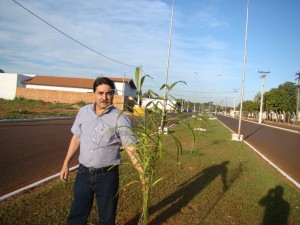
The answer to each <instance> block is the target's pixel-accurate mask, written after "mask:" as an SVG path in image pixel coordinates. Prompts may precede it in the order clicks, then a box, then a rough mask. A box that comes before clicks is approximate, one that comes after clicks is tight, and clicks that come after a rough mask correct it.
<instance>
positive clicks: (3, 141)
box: [0, 119, 77, 196]
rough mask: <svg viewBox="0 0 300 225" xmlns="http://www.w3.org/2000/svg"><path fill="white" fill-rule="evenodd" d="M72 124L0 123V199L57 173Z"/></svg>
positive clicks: (71, 121) (68, 122)
mask: <svg viewBox="0 0 300 225" xmlns="http://www.w3.org/2000/svg"><path fill="white" fill-rule="evenodd" d="M73 121H74V120H72V119H69V120H49V121H36V122H18V123H0V165H1V172H0V196H2V195H5V194H7V193H10V192H12V191H15V190H17V189H20V188H22V187H25V186H27V185H30V184H32V183H34V182H36V181H38V180H41V179H43V178H46V177H48V176H50V175H53V174H56V173H58V172H59V171H60V169H61V166H62V163H63V160H64V158H65V155H66V152H67V150H68V146H69V142H70V138H71V137H72V134H71V131H70V129H71V126H72V123H73ZM76 158H77V157H74V160H73V161H72V163H73V164H75V163H76V161H77V160H76Z"/></svg>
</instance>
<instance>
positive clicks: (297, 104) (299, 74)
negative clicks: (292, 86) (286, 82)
mask: <svg viewBox="0 0 300 225" xmlns="http://www.w3.org/2000/svg"><path fill="white" fill-rule="evenodd" d="M295 76H298V77H296V80H298V85H297V87H298V94H297V103H296V123H297V122H298V118H299V101H300V96H299V95H300V72H299V71H298V73H296V74H295Z"/></svg>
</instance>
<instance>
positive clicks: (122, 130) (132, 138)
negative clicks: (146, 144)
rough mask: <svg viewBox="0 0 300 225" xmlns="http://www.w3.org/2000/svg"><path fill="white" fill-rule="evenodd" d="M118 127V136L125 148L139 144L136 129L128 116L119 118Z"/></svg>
mask: <svg viewBox="0 0 300 225" xmlns="http://www.w3.org/2000/svg"><path fill="white" fill-rule="evenodd" d="M117 126H118V134H119V137H120V139H121V141H122V145H123V146H125V147H127V146H129V145H132V144H136V143H137V142H138V139H137V137H136V135H135V133H134V129H133V128H132V126H131V122H130V120H129V118H128V117H127V116H126V115H124V114H122V115H121V116H120V117H119V118H118V120H117Z"/></svg>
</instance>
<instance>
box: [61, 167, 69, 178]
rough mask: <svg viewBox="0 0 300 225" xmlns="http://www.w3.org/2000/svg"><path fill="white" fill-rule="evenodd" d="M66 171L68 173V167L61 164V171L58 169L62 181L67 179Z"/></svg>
mask: <svg viewBox="0 0 300 225" xmlns="http://www.w3.org/2000/svg"><path fill="white" fill-rule="evenodd" d="M68 173H69V167H68V166H63V167H62V169H61V171H60V179H61V180H62V181H66V180H67V179H68Z"/></svg>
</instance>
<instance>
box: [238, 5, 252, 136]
mask: <svg viewBox="0 0 300 225" xmlns="http://www.w3.org/2000/svg"><path fill="white" fill-rule="evenodd" d="M249 5H250V0H248V1H247V12H246V34H245V42H244V64H243V78H242V91H241V104H240V115H239V127H238V137H237V138H238V140H240V139H241V137H240V135H241V126H242V112H243V99H244V84H245V74H246V61H247V60H246V58H247V40H248V17H249Z"/></svg>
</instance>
